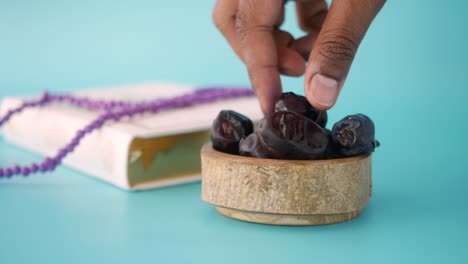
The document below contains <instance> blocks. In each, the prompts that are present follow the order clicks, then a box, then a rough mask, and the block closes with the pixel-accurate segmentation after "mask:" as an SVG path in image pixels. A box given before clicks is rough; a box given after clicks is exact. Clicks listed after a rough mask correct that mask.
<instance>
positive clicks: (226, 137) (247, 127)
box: [211, 110, 253, 154]
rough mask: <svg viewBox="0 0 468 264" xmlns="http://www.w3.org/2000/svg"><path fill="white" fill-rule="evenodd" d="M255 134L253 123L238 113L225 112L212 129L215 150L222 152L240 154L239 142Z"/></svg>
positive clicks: (221, 113)
mask: <svg viewBox="0 0 468 264" xmlns="http://www.w3.org/2000/svg"><path fill="white" fill-rule="evenodd" d="M252 132H253V124H252V121H251V120H250V119H249V118H248V117H246V116H244V115H242V114H239V113H237V112H234V111H231V110H223V111H221V112H219V114H218V116H217V117H216V119H215V120H214V122H213V126H212V127H211V142H212V144H213V148H214V149H216V150H219V151H221V152H225V153H230V154H239V141H240V140H241V138H242V137H245V136H247V135H249V134H251V133H252Z"/></svg>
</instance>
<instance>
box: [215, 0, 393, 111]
mask: <svg viewBox="0 0 468 264" xmlns="http://www.w3.org/2000/svg"><path fill="white" fill-rule="evenodd" d="M284 2H285V1H283V0H218V1H217V3H216V6H215V8H214V11H213V20H214V23H215V25H216V26H217V27H218V28H219V30H220V31H221V32H222V34H223V35H224V37H225V38H226V39H227V41H228V42H229V44H230V45H231V47H232V49H233V50H234V51H235V52H236V54H237V55H238V56H239V58H240V59H241V60H242V61H243V62H244V63H245V65H246V66H247V70H248V72H249V76H250V80H251V82H252V86H253V88H254V90H255V93H256V94H257V96H258V98H259V100H260V105H261V107H262V111H263V112H264V113H270V112H273V111H274V102H275V101H276V98H278V96H279V95H280V94H281V92H282V88H281V80H280V74H284V75H290V76H301V75H302V74H305V78H304V92H305V95H306V97H307V100H308V101H309V102H310V103H311V104H312V105H313V106H314V107H316V108H317V109H320V110H327V109H329V108H331V107H332V106H333V105H334V104H335V103H336V100H337V98H338V95H339V93H340V91H341V88H342V86H343V83H344V81H345V80H346V76H347V74H348V72H349V69H350V67H351V63H352V61H353V59H354V55H355V54H356V51H357V49H358V46H359V44H360V42H361V40H362V39H363V37H364V35H365V33H366V31H367V29H368V28H369V26H370V24H371V22H372V20H373V19H374V17H375V16H376V15H377V13H378V12H379V10H380V9H381V8H382V6H383V4H384V3H385V0H334V1H333V2H332V4H331V6H330V9H329V10H328V7H327V3H326V2H325V0H297V1H296V11H297V16H298V23H299V25H300V27H301V29H302V30H303V31H305V32H306V35H305V36H304V37H301V38H299V39H294V38H293V37H292V36H291V34H290V33H288V32H286V31H283V30H280V29H279V26H280V25H281V24H282V23H283V20H284ZM307 61H308V62H307ZM306 63H307V65H306Z"/></svg>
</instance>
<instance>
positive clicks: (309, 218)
mask: <svg viewBox="0 0 468 264" xmlns="http://www.w3.org/2000/svg"><path fill="white" fill-rule="evenodd" d="M216 210H218V212H219V213H220V214H222V215H224V216H227V217H230V218H234V219H238V220H242V221H247V222H253V223H260V224H268V225H292V226H300V225H325V224H334V223H339V222H344V221H348V220H351V219H353V218H356V217H358V216H359V214H360V213H361V211H354V212H349V213H342V214H315V215H288V214H268V213H256V212H248V211H241V210H236V209H230V208H224V207H219V206H217V207H216Z"/></svg>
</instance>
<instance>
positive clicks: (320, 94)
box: [308, 73, 340, 107]
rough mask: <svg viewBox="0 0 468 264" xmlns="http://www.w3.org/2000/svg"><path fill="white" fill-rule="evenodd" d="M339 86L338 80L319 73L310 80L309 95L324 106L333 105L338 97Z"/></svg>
mask: <svg viewBox="0 0 468 264" xmlns="http://www.w3.org/2000/svg"><path fill="white" fill-rule="evenodd" d="M339 87H340V83H339V82H338V81H337V80H335V79H332V78H330V77H327V76H325V75H322V74H320V73H317V74H315V75H314V76H313V77H312V80H311V81H310V86H309V89H308V92H309V93H308V97H309V98H310V99H311V100H312V101H315V102H316V103H318V104H320V105H322V106H324V107H331V106H332V105H334V104H335V102H336V99H337V97H338V92H339Z"/></svg>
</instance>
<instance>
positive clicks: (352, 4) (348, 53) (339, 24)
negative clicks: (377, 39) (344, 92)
mask: <svg viewBox="0 0 468 264" xmlns="http://www.w3.org/2000/svg"><path fill="white" fill-rule="evenodd" d="M384 3H385V0H335V1H332V5H331V6H330V10H329V12H328V15H327V17H326V19H325V21H324V24H323V26H322V29H321V31H320V34H319V36H318V38H317V41H316V42H315V45H314V47H313V48H312V52H311V54H310V57H309V64H308V66H307V70H306V74H305V83H304V92H305V95H306V97H307V100H308V101H309V102H310V103H311V104H312V105H313V106H314V107H316V108H317V109H320V110H327V109H329V108H331V107H332V106H333V105H334V104H335V103H336V100H337V98H338V95H339V93H340V91H341V87H342V86H343V83H344V81H345V79H346V76H347V74H348V72H349V69H350V67H351V63H352V62H353V59H354V56H355V54H356V52H357V49H358V46H359V44H360V43H361V40H362V38H363V37H364V35H365V33H366V31H367V29H368V28H369V25H370V24H371V22H372V20H373V19H374V17H375V16H376V15H377V13H378V12H379V10H380V9H381V7H382V6H383V4H384Z"/></svg>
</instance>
